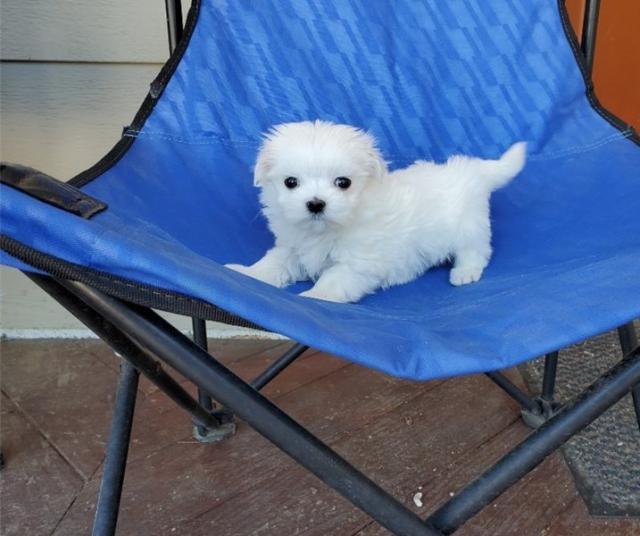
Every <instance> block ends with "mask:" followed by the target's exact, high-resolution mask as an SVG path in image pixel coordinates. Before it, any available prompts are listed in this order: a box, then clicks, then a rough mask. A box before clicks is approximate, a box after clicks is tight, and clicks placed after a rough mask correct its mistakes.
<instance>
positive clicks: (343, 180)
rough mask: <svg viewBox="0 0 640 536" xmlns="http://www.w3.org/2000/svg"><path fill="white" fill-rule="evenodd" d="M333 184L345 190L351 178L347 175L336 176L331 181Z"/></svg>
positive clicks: (349, 184)
mask: <svg viewBox="0 0 640 536" xmlns="http://www.w3.org/2000/svg"><path fill="white" fill-rule="evenodd" d="M333 184H335V185H336V186H337V187H338V188H340V189H341V190H346V189H347V188H349V186H351V179H349V178H347V177H338V178H337V179H336V180H335V181H333Z"/></svg>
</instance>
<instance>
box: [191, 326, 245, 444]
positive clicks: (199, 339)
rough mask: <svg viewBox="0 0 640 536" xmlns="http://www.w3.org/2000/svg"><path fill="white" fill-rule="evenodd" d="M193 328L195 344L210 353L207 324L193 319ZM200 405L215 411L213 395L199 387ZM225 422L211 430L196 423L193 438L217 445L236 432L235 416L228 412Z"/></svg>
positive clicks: (207, 409)
mask: <svg viewBox="0 0 640 536" xmlns="http://www.w3.org/2000/svg"><path fill="white" fill-rule="evenodd" d="M191 321H192V324H191V325H192V326H193V342H195V343H196V344H197V345H198V346H199V347H200V348H202V349H203V350H204V351H205V352H208V351H209V344H208V342H207V324H206V322H205V321H204V320H203V319H201V318H195V317H194V318H192V319H191ZM198 403H199V404H200V406H201V407H202V408H204V409H205V410H206V411H208V412H209V413H211V412H212V411H213V407H214V404H213V400H212V398H211V395H209V393H207V392H206V391H204V389H202V388H201V387H198ZM224 413H225V415H224V416H225V419H224V422H222V423H221V425H220V426H219V427H215V428H210V427H207V426H205V425H203V424H202V423H197V422H195V421H194V426H193V437H194V438H195V439H197V440H198V441H200V442H201V443H216V442H218V441H220V440H221V439H224V438H226V437H228V436H230V435H232V434H233V433H234V432H235V425H234V423H233V414H232V413H231V412H229V411H228V410H226V411H225V412H224Z"/></svg>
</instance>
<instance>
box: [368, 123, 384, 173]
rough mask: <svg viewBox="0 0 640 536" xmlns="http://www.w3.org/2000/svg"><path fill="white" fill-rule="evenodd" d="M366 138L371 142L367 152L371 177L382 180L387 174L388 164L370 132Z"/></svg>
mask: <svg viewBox="0 0 640 536" xmlns="http://www.w3.org/2000/svg"><path fill="white" fill-rule="evenodd" d="M366 137H367V140H368V142H369V144H368V145H369V147H368V150H367V156H368V166H367V167H368V168H369V169H368V171H369V175H370V176H371V177H372V178H374V179H382V178H383V177H384V176H385V175H386V174H387V162H386V161H385V160H384V158H382V154H381V153H380V150H379V149H378V147H377V145H376V140H375V138H374V137H373V136H372V135H371V134H369V133H368V132H367V133H366Z"/></svg>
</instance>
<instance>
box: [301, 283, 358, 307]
mask: <svg viewBox="0 0 640 536" xmlns="http://www.w3.org/2000/svg"><path fill="white" fill-rule="evenodd" d="M298 296H302V297H303V298H315V299H316V300H323V301H329V302H334V303H346V302H347V301H348V300H347V299H346V298H345V297H344V296H338V295H337V294H336V293H334V292H323V291H321V290H318V289H316V288H315V287H312V288H310V289H309V290H307V291H305V292H301V293H300V294H298Z"/></svg>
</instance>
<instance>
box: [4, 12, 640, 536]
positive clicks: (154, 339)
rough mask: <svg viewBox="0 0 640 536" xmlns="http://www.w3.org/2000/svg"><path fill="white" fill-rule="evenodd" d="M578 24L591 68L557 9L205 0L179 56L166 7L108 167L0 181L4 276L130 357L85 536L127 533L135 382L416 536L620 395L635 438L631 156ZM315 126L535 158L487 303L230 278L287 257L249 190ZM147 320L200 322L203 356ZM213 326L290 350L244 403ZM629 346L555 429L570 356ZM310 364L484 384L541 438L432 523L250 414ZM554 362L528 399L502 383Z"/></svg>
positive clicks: (178, 36) (502, 202)
mask: <svg viewBox="0 0 640 536" xmlns="http://www.w3.org/2000/svg"><path fill="white" fill-rule="evenodd" d="M588 4H589V6H588V9H587V17H586V25H585V28H586V30H585V35H586V38H585V39H583V50H582V51H581V50H580V48H579V47H578V45H577V40H576V38H575V36H574V34H573V32H572V30H571V28H570V26H569V23H568V21H567V15H566V12H565V9H564V5H563V2H562V1H559V2H558V1H557V0H539V1H537V2H530V1H528V0H491V1H487V0H470V1H453V2H441V1H437V0H423V1H411V0H402V1H400V0H398V1H395V2H368V1H366V0H322V1H316V2H308V1H306V0H279V1H278V2H256V1H253V2H252V1H250V0H236V1H233V2H228V1H226V0H202V1H201V0H194V1H193V4H192V7H191V10H190V12H189V16H188V20H187V22H186V27H185V31H184V35H182V23H181V15H180V13H181V11H180V5H179V2H177V1H169V0H168V1H167V9H168V15H169V17H168V20H169V30H170V32H169V33H170V42H171V43H172V46H173V47H175V50H174V51H173V53H172V55H171V58H170V59H169V61H168V62H167V63H166V65H165V66H164V68H163V69H162V71H161V72H160V74H159V75H158V77H157V78H156V79H155V80H154V81H153V82H152V83H151V87H150V90H149V94H148V96H147V98H146V99H145V101H144V103H143V104H142V106H141V108H140V110H139V111H138V113H137V115H136V117H135V118H134V120H133V122H132V124H131V125H130V126H129V127H127V128H126V129H125V131H124V134H123V136H122V139H121V140H120V141H119V142H118V143H117V144H116V146H115V147H114V148H113V149H112V150H111V151H110V152H109V153H108V154H107V155H106V156H105V157H104V158H103V159H102V160H101V161H100V162H98V163H97V164H96V165H95V166H93V167H92V168H90V169H88V170H87V171H85V172H83V173H81V174H80V175H78V176H76V177H75V178H73V179H72V180H71V181H70V182H68V183H66V184H65V183H61V182H59V181H57V180H55V179H53V178H51V177H49V176H47V175H44V174H42V173H39V172H37V171H35V170H32V169H29V168H24V167H20V166H16V165H11V164H3V166H2V197H1V203H2V206H1V208H2V243H1V245H2V250H3V253H2V258H1V260H2V262H3V263H4V264H6V265H9V266H13V267H15V268H18V269H20V270H22V271H24V272H25V273H27V274H28V275H29V277H31V279H32V280H33V281H35V282H36V283H37V284H38V285H40V286H41V287H42V288H43V289H45V290H46V291H47V292H49V293H50V294H51V295H52V296H53V297H54V298H56V299H57V300H58V301H59V302H60V303H62V305H64V306H65V307H66V308H67V309H68V310H70V311H71V312H72V313H73V314H75V315H76V316H77V317H78V318H80V319H81V320H82V321H83V322H84V323H85V324H86V325H88V326H89V327H90V328H91V329H92V330H93V331H95V332H96V333H97V334H98V335H99V336H101V337H102V338H103V339H104V340H105V341H106V342H107V343H109V344H110V345H111V346H112V347H113V348H114V349H115V350H116V351H117V352H118V353H119V354H121V355H122V356H123V357H124V358H125V360H126V361H125V362H124V363H125V364H124V365H123V368H122V374H121V381H120V384H119V388H118V395H117V401H116V407H115V410H114V420H113V424H112V432H111V437H110V441H109V446H108V455H107V463H106V467H105V473H104V479H103V485H102V488H101V493H100V499H99V504H98V508H97V514H96V521H95V523H96V524H95V529H94V530H95V532H94V533H96V534H111V533H113V531H114V530H115V524H116V519H117V511H118V505H119V497H120V490H121V487H122V478H123V475H124V462H125V460H126V453H127V445H128V440H129V431H130V426H131V415H132V412H133V409H134V404H135V392H136V388H137V380H138V371H142V372H143V373H145V374H146V375H148V376H149V377H150V378H151V379H152V380H153V381H154V382H155V383H156V384H158V385H159V386H160V387H161V388H162V389H163V390H164V391H165V392H167V394H169V396H171V397H172V398H173V399H174V400H175V401H176V402H178V403H179V404H180V405H181V406H183V407H184V408H185V409H187V410H188V411H190V412H191V413H192V415H193V416H194V419H195V421H196V423H197V424H198V426H199V429H198V436H199V437H201V438H202V439H207V438H208V439H211V438H213V439H218V438H220V437H224V436H225V435H226V434H228V433H230V432H231V431H232V430H233V417H232V414H231V412H233V413H234V414H236V415H238V416H239V417H241V418H242V419H244V420H245V421H247V422H248V423H249V424H250V425H251V426H253V427H254V428H255V429H256V430H257V431H258V432H260V433H261V434H263V435H264V436H265V437H266V438H268V439H269V440H271V441H272V442H273V443H275V444H276V445H277V446H279V447H280V448H281V449H283V450H284V451H285V452H286V453H288V454H289V455H290V456H291V457H292V458H294V459H295V460H296V461H298V462H299V463H300V464H302V465H303V466H305V467H306V468H307V469H309V470H310V471H312V472H313V473H314V474H316V475H317V476H318V477H320V478H321V479H322V480H323V481H324V482H326V483H327V484H328V485H330V486H332V487H333V488H334V489H335V490H337V491H338V492H340V493H341V494H342V495H344V496H345V497H346V498H348V499H349V500H350V501H352V502H353V504H355V505H356V506H358V507H360V508H361V509H362V510H364V511H365V512H367V513H368V514H369V515H370V516H371V517H372V518H374V519H375V520H377V521H378V522H379V523H381V524H382V525H383V526H385V527H386V528H388V529H389V530H391V531H392V532H394V533H395V534H402V535H414V534H415V535H418V534H420V535H426V534H449V533H451V532H453V531H454V530H455V529H456V528H457V527H459V526H460V525H461V524H462V523H464V522H465V521H466V520H467V519H469V518H470V517H471V516H473V515H474V514H475V513H476V512H478V511H479V510H480V509H481V508H482V507H483V506H485V505H486V504H488V503H489V502H491V501H492V500H493V499H494V498H495V497H497V496H498V495H499V494H500V493H502V492H503V491H504V490H505V489H507V488H508V487H509V486H510V485H512V484H513V483H514V482H515V481H517V480H518V479H519V478H521V477H522V476H523V475H525V474H526V473H527V472H529V471H530V470H532V469H533V468H534V467H535V466H536V465H537V464H539V463H540V462H541V461H542V460H543V459H544V458H545V457H546V456H547V455H548V454H550V453H551V452H553V451H554V450H555V449H557V448H558V447H559V446H560V445H561V444H562V443H563V442H565V441H566V440H567V439H568V438H569V437H571V436H572V435H573V434H575V433H576V432H577V431H579V430H580V429H582V428H583V427H585V426H586V425H587V424H588V423H590V422H591V421H593V420H594V419H595V418H596V417H597V416H598V415H600V414H601V413H602V412H604V411H605V410H606V409H607V408H608V407H610V406H611V405H612V404H614V403H615V402H616V401H618V400H619V399H620V398H621V397H623V396H624V395H625V394H627V393H629V392H630V391H632V392H633V394H634V402H635V407H636V411H637V412H638V415H640V408H639V406H640V350H639V349H638V348H637V340H636V339H635V334H634V333H633V331H632V327H631V325H630V324H628V323H629V322H630V321H631V320H632V319H633V318H635V317H638V316H640V149H639V148H638V137H637V136H636V135H635V133H634V132H633V130H632V129H631V128H630V127H629V126H627V125H625V124H624V123H623V122H621V121H620V120H619V119H617V118H615V117H614V116H613V115H611V114H610V113H609V112H607V111H606V110H604V109H603V108H602V107H601V106H600V105H599V104H598V101H597V100H596V98H595V96H594V94H593V88H592V84H591V81H590V63H591V60H592V51H593V43H594V39H595V14H596V12H597V2H589V3H588ZM585 53H586V55H585ZM315 118H321V119H327V120H332V121H335V122H340V123H349V124H353V125H357V126H360V127H364V128H367V129H370V130H371V131H372V132H373V134H374V135H375V136H376V138H377V139H378V140H379V143H380V147H381V149H382V151H383V153H384V155H385V157H386V158H387V159H388V160H390V161H392V167H395V166H405V165H407V164H409V163H411V162H412V161H413V160H415V159H433V160H436V161H441V160H443V159H446V158H447V157H448V156H449V155H451V154H454V153H466V154H472V155H476V156H481V157H496V156H497V155H499V154H500V153H501V152H502V151H503V150H504V149H505V148H506V147H507V146H508V145H509V144H511V143H512V142H514V141H517V140H527V141H528V142H529V149H530V157H529V160H528V163H527V166H526V168H525V170H524V171H523V173H522V174H521V175H520V176H519V177H518V178H517V179H516V180H515V181H514V182H513V183H512V184H511V185H509V186H508V187H506V188H505V189H503V190H501V191H499V192H497V193H496V194H495V195H494V197H493V199H492V216H493V220H494V223H493V225H494V231H495V233H494V249H495V254H494V257H493V259H492V260H491V263H490V265H489V267H488V268H487V270H486V272H485V274H484V276H483V278H482V280H481V281H480V282H478V283H477V284H474V285H468V286H465V287H460V288H456V287H453V286H451V285H450V284H449V283H448V281H447V277H446V272H447V271H446V269H445V268H442V269H435V270H431V271H429V272H428V273H427V274H426V275H424V276H423V277H421V278H419V279H418V280H416V281H413V282H411V283H408V284H406V285H403V286H398V287H394V288H391V289H388V290H384V291H380V292H377V293H376V294H374V295H371V296H368V297H366V298H365V299H363V300H362V301H361V302H359V303H357V304H334V303H328V302H322V301H318V300H312V299H305V298H300V297H298V296H297V293H298V292H300V291H301V290H303V289H305V288H307V287H308V284H297V285H294V286H293V287H291V288H287V289H284V290H283V289H277V288H273V287H271V286H268V285H266V284H263V283H261V282H259V281H256V280H253V279H250V278H248V277H245V276H243V275H241V274H239V273H236V272H233V271H230V270H228V269H226V268H224V267H223V264H224V263H227V262H241V263H251V262H253V261H255V260H257V259H258V258H259V257H260V256H261V255H262V254H263V253H264V252H265V251H266V250H267V249H268V248H269V247H270V246H271V244H272V242H273V237H272V236H271V235H270V233H269V231H268V229H267V227H266V225H265V221H264V219H263V218H262V217H260V216H259V203H258V199H257V191H256V189H255V188H254V187H253V185H252V180H251V170H252V164H253V162H254V159H255V156H256V150H257V148H258V146H259V142H260V134H261V132H263V131H265V130H266V129H268V128H269V127H270V126H271V125H273V124H276V123H281V122H286V121H298V120H306V119H315ZM151 308H154V309H161V310H164V311H171V312H174V313H180V314H184V315H189V316H192V317H194V328H195V331H196V339H197V340H196V342H193V341H191V340H190V339H188V338H186V337H185V336H183V335H182V334H180V333H179V332H178V331H177V330H176V329H174V328H173V327H171V326H170V325H169V324H168V323H167V322H165V321H164V320H162V319H161V318H160V317H159V316H157V315H156V314H155V313H154V312H152V310H151ZM204 319H211V320H219V321H223V322H228V323H235V324H238V325H243V326H254V327H260V328H261V329H265V330H269V331H274V332H278V333H282V334H284V335H287V336H289V337H291V338H292V339H294V340H296V341H299V344H297V345H295V346H293V347H292V349H291V350H290V351H289V352H287V353H286V354H285V355H284V356H283V357H282V358H280V359H279V360H277V361H276V362H275V363H274V364H273V365H272V366H271V367H269V369H267V370H266V371H265V372H264V373H263V374H261V375H260V376H259V377H258V378H257V379H256V380H255V381H254V382H253V384H248V383H245V382H244V381H242V380H240V379H239V378H238V377H237V376H235V375H234V374H233V373H232V372H230V371H229V370H227V369H226V368H225V367H224V366H222V365H221V364H220V363H219V362H218V361H216V360H215V358H212V357H211V356H210V355H209V354H208V353H207V352H206V351H205V348H203V347H204V345H205V344H206V333H205V331H204ZM617 326H623V327H621V328H620V333H621V341H622V342H623V343H624V350H625V352H626V357H625V358H624V359H623V360H622V361H621V362H620V363H619V364H618V365H617V366H615V367H614V368H613V369H612V370H610V371H609V372H608V373H607V374H605V375H604V376H603V377H602V378H600V379H599V380H598V381H597V382H596V383H595V384H594V385H592V386H591V387H590V388H589V389H587V390H586V391H585V392H584V393H583V394H582V395H581V396H580V397H578V398H577V400H576V401H574V402H573V403H571V404H569V405H567V406H565V407H564V408H562V409H559V408H558V407H557V404H555V402H554V400H553V382H554V377H555V365H556V362H557V350H558V349H559V348H562V347H565V346H567V345H570V344H572V343H574V342H576V341H579V340H581V339H584V338H587V337H590V336H593V335H595V334H598V333H601V332H603V331H605V330H609V329H611V328H615V327H617ZM309 346H312V347H314V348H316V349H319V350H323V351H327V352H331V353H333V354H336V355H339V356H343V357H345V358H347V359H349V360H351V361H353V362H355V363H359V364H361V365H363V366H367V367H372V368H375V369H378V370H380V371H383V372H386V373H388V374H391V375H394V376H398V377H402V378H410V379H414V380H429V379H433V378H446V377H451V376H455V375H461V374H474V373H486V374H488V375H489V376H490V377H491V378H492V379H493V380H494V381H495V382H496V383H498V384H499V385H500V386H501V387H503V388H504V389H505V390H507V392H509V393H510V394H511V395H512V396H513V397H514V398H516V400H518V401H519V402H520V403H521V404H522V406H523V409H524V413H525V415H526V417H527V420H528V421H529V422H530V423H532V424H535V425H538V426H539V427H538V428H537V430H536V431H535V432H533V433H532V435H531V436H529V437H528V438H527V439H526V440H525V441H523V442H522V443H521V444H520V445H518V446H516V447H515V448H514V449H513V450H512V451H511V452H510V453H509V454H507V455H506V456H505V457H504V458H503V459H502V460H500V461H499V462H498V463H497V464H495V465H494V466H493V467H492V468H490V469H489V470H488V471H487V472H486V473H485V474H484V475H483V476H481V477H480V478H479V479H477V480H476V481H474V482H472V483H471V484H469V485H468V486H467V487H466V488H465V489H464V490H463V491H462V492H460V493H459V494H457V495H456V496H455V497H453V498H452V499H450V500H449V501H448V502H447V503H446V504H444V505H442V506H441V507H440V508H439V509H438V510H437V511H436V512H434V513H432V514H431V515H430V516H429V517H428V518H427V519H426V520H423V519H420V518H419V517H418V516H417V515H416V514H414V513H412V512H411V511H410V510H409V509H407V508H406V507H404V506H403V505H402V504H400V503H399V502H398V501H396V500H395V499H394V498H392V497H390V496H389V495H388V494H387V493H386V492H384V491H383V490H382V489H380V488H379V487H378V486H377V485H376V484H374V483H373V482H372V481H371V480H369V479H368V478H367V477H366V476H364V475H362V474H361V473H360V472H358V471H357V470H356V469H354V468H353V467H352V466H351V465H349V464H348V463H347V462H346V461H345V460H343V459H341V458H340V457H339V456H337V455H336V454H335V453H334V452H333V451H332V450H331V449H329V447H327V446H326V445H324V444H323V443H322V442H320V441H319V440H318V439H317V438H315V437H314V436H312V435H311V434H310V433H309V432H308V431H306V430H305V429H304V428H303V427H302V426H301V425H299V424H298V423H296V422H295V421H293V420H292V419H291V418H290V417H288V416H287V415H286V414H285V413H283V412H282V411H281V410H280V409H278V408H277V407H276V406H275V405H274V404H273V403H271V402H270V401H269V400H267V399H266V398H264V397H263V396H262V395H261V394H260V392H259V389H260V388H261V387H263V386H264V385H265V384H266V383H267V382H268V381H270V380H271V379H272V378H273V377H274V376H275V375H276V374H277V373H278V372H280V371H281V370H282V369H283V368H284V367H286V366H287V365H288V364H290V363H291V362H293V361H294V360H295V359H296V358H297V357H298V356H299V355H300V354H302V353H303V352H304V351H305V350H306V348H307V347H309ZM544 354H547V369H546V374H545V381H544V387H543V393H542V395H541V396H540V397H538V398H531V397H529V396H528V395H526V394H525V393H523V392H521V391H520V390H518V389H517V388H516V387H515V386H514V385H513V384H511V383H510V382H509V381H508V380H507V379H506V378H505V377H504V376H503V375H502V374H501V373H500V372H498V371H499V369H503V368H506V367H511V366H514V365H516V364H518V363H522V362H524V361H526V360H529V359H532V358H535V357H537V356H540V355H544ZM158 360H160V361H162V362H164V363H166V364H168V365H170V366H171V367H173V368H175V369H177V370H178V371H179V372H181V373H182V374H183V375H184V376H186V377H187V378H188V379H190V380H191V381H193V382H194V383H195V384H197V385H198V386H199V387H200V388H201V393H200V400H198V401H197V400H194V399H193V398H192V397H191V396H190V395H189V394H188V393H187V392H186V391H185V390H184V389H183V388H182V387H180V386H179V385H178V384H177V383H176V382H175V381H174V380H172V378H171V377H170V376H169V375H168V374H167V373H166V372H164V371H163V369H162V368H161V367H160V366H159V364H158ZM209 395H210V396H212V397H213V398H215V400H216V401H218V402H219V403H220V404H221V405H222V408H224V409H217V410H213V409H212V406H211V400H210V398H209Z"/></svg>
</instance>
